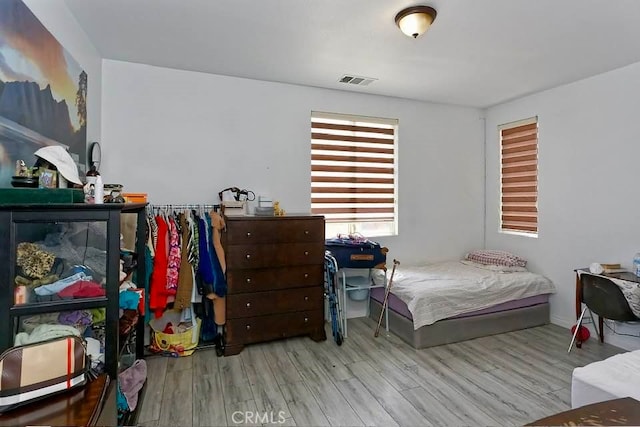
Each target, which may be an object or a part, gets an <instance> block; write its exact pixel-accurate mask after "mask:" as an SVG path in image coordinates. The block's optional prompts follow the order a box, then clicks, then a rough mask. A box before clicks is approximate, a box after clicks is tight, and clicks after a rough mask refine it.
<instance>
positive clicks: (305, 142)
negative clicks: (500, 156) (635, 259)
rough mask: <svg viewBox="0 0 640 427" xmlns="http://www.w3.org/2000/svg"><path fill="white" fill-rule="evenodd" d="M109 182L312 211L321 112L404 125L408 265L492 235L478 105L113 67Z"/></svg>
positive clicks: (106, 127)
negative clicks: (486, 218)
mask: <svg viewBox="0 0 640 427" xmlns="http://www.w3.org/2000/svg"><path fill="white" fill-rule="evenodd" d="M102 71H103V82H104V86H103V104H102V111H103V116H102V126H103V128H102V134H103V140H104V150H103V158H104V164H103V168H102V171H101V172H102V175H103V177H104V178H105V180H106V182H115V183H122V184H124V185H125V191H129V192H146V193H148V194H149V198H150V201H151V202H153V203H158V204H160V203H214V202H217V193H218V191H219V190H221V189H223V188H226V187H229V186H238V187H241V188H247V189H250V190H253V191H254V192H255V193H256V194H257V195H269V196H271V197H273V199H274V200H279V201H280V202H281V205H282V207H283V208H284V209H285V210H286V211H287V212H289V213H294V212H308V211H309V209H310V176H309V170H310V114H311V111H312V110H317V111H330V112H337V113H348V114H358V115H366V116H375V117H388V118H397V119H399V141H400V142H399V179H398V181H399V205H400V207H399V212H400V221H399V231H400V236H399V237H397V238H393V237H392V238H385V239H379V240H380V241H381V242H382V243H383V244H386V245H387V246H388V247H389V248H390V249H391V253H390V256H394V257H398V259H399V260H401V261H405V262H411V261H414V260H424V259H427V260H440V259H450V258H452V257H453V258H455V257H460V256H461V255H462V253H463V252H464V251H465V250H469V249H471V248H475V247H479V246H481V245H482V239H483V219H482V218H483V204H484V200H483V199H484V194H483V180H484V178H483V173H484V164H483V143H482V141H483V122H482V120H480V119H479V111H478V110H476V109H471V108H461V107H451V106H444V105H436V104H428V103H422V102H414V101H409V100H403V99H397V98H389V97H381V96H371V95H364V94H358V93H353V92H342V91H333V90H326V89H318V88H311V87H302V86H294V85H286V84H279V83H269V82H263V81H255V80H248V79H240V78H233V77H225V76H219V75H211V74H203V73H195V72H189V71H181V70H174V69H167V68H158V67H153V66H148V65H140V64H132V63H126V62H119V61H110V60H105V61H104V63H103V70H102Z"/></svg>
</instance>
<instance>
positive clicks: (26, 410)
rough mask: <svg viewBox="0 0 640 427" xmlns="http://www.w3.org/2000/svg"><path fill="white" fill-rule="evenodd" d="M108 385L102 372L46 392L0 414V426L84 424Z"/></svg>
mask: <svg viewBox="0 0 640 427" xmlns="http://www.w3.org/2000/svg"><path fill="white" fill-rule="evenodd" d="M108 385H109V378H108V377H107V375H106V374H102V375H100V376H99V377H98V378H96V379H95V380H93V381H91V382H90V383H88V384H87V385H86V386H83V387H78V388H77V389H73V390H69V391H66V392H64V393H60V394H58V395H55V396H50V397H47V398H44V399H42V400H39V401H37V402H33V403H29V404H26V405H24V406H22V407H19V408H16V409H13V410H10V411H7V412H5V413H3V414H0V426H25V425H47V426H87V425H94V424H95V422H96V421H97V419H98V416H99V415H100V411H101V409H102V404H103V403H104V401H105V393H106V390H107V386H108Z"/></svg>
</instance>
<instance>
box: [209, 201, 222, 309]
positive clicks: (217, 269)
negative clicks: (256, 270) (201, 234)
mask: <svg viewBox="0 0 640 427" xmlns="http://www.w3.org/2000/svg"><path fill="white" fill-rule="evenodd" d="M214 213H215V212H214ZM206 219H207V230H208V231H209V236H208V242H207V243H208V249H209V255H210V257H211V266H212V267H213V268H212V271H213V293H214V294H216V296H218V297H224V296H225V295H226V294H227V279H226V278H225V277H224V271H223V269H222V264H221V262H220V257H219V256H218V253H217V252H216V249H215V245H214V240H215V235H214V233H218V230H217V229H214V227H213V221H212V218H211V215H210V214H209V213H207V214H206ZM223 223H224V222H223ZM217 236H218V239H219V238H220V237H219V234H217ZM218 243H219V244H220V242H219V241H218ZM220 250H222V245H221V244H220ZM222 260H223V262H224V253H223V254H222Z"/></svg>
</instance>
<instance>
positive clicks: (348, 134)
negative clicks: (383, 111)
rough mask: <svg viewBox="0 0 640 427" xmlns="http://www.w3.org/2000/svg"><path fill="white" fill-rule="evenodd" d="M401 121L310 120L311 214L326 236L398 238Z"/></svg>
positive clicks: (341, 117) (336, 116)
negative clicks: (319, 219)
mask: <svg viewBox="0 0 640 427" xmlns="http://www.w3.org/2000/svg"><path fill="white" fill-rule="evenodd" d="M397 128H398V121H397V120H393V119H379V118H372V117H358V116H348V115H342V114H332V113H319V112H313V113H312V114H311V212H312V213H313V214H318V215H324V217H325V221H326V225H327V226H326V234H327V236H335V235H336V234H338V233H356V232H357V233H361V234H363V235H364V236H367V237H373V236H389V235H394V234H397V214H398V208H397V203H396V200H397V198H396V194H397V193H396V182H397V178H396V176H397V167H396V166H397V164H396V153H397V150H396V149H395V148H396V135H397Z"/></svg>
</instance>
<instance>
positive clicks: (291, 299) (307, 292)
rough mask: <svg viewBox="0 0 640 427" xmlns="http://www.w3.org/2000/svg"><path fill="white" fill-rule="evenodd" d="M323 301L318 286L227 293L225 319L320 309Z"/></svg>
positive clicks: (322, 293) (322, 292)
mask: <svg viewBox="0 0 640 427" xmlns="http://www.w3.org/2000/svg"><path fill="white" fill-rule="evenodd" d="M323 302H324V288H323V287H320V286H317V287H314V288H293V289H284V290H279V291H265V292H252V293H248V294H234V295H227V319H235V318H238V317H253V316H263V315H266V314H276V313H286V312H289V311H304V310H311V309H321V308H322V307H323Z"/></svg>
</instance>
